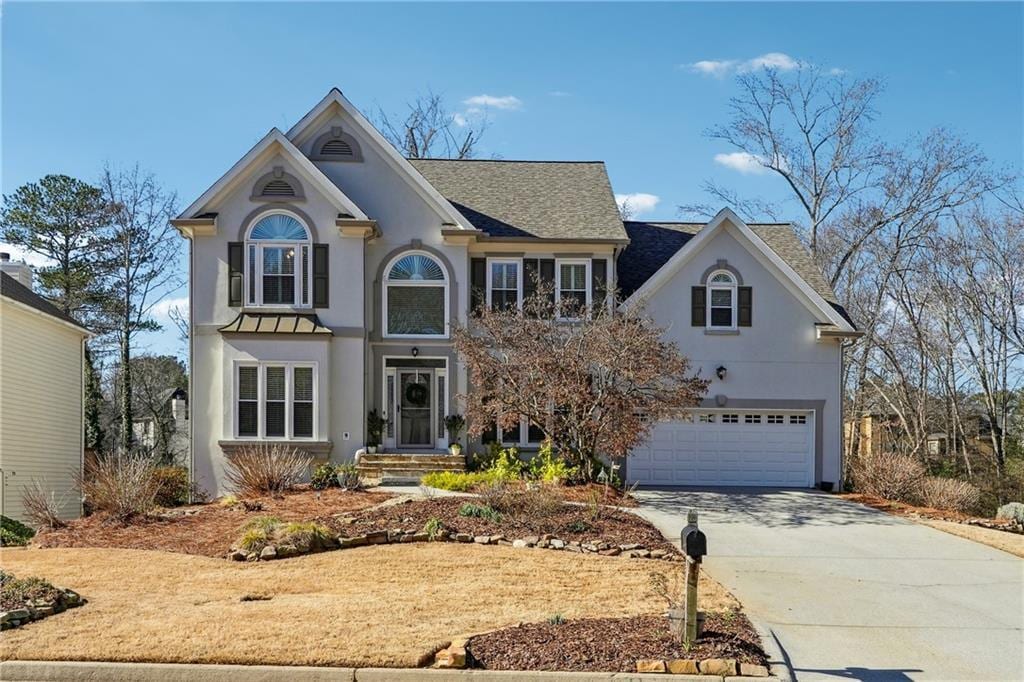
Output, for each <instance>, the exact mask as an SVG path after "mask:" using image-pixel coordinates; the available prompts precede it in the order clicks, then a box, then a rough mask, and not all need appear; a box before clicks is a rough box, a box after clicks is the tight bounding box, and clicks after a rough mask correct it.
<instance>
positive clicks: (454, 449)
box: [448, 443, 462, 456]
mask: <svg viewBox="0 0 1024 682" xmlns="http://www.w3.org/2000/svg"><path fill="white" fill-rule="evenodd" d="M448 452H449V453H450V454H453V455H455V456H458V455H461V454H462V446H461V445H459V444H458V443H452V444H451V445H449V446H448Z"/></svg>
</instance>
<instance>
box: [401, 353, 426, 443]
mask: <svg viewBox="0 0 1024 682" xmlns="http://www.w3.org/2000/svg"><path fill="white" fill-rule="evenodd" d="M433 385H434V382H433V372H432V371H431V370H429V369H401V370H399V371H398V445H399V447H433V445H434V439H433V438H431V429H430V427H431V425H432V424H433V406H434V399H433V388H432V387H433Z"/></svg>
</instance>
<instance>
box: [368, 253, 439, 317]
mask: <svg viewBox="0 0 1024 682" xmlns="http://www.w3.org/2000/svg"><path fill="white" fill-rule="evenodd" d="M383 284H384V286H383V288H384V296H383V298H384V335H385V336H447V335H448V275H447V273H446V272H445V270H444V267H443V266H442V265H441V264H440V263H439V262H438V261H437V260H435V259H434V257H433V256H431V255H429V254H426V253H423V252H418V251H412V252H406V253H403V254H400V255H399V256H397V257H396V258H395V259H394V260H392V261H391V263H389V264H388V267H387V268H385V269H384V283H383Z"/></svg>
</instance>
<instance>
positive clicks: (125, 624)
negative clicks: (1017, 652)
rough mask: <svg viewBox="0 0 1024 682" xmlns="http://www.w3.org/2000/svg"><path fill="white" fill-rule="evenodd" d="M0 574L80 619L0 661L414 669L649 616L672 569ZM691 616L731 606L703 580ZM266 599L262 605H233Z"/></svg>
mask: <svg viewBox="0 0 1024 682" xmlns="http://www.w3.org/2000/svg"><path fill="white" fill-rule="evenodd" d="M0 566H3V568H4V569H5V570H8V571H10V572H12V573H14V574H15V575H19V576H29V575H35V576H40V577H43V578H46V579H47V580H50V581H51V582H53V583H55V584H57V585H60V586H65V587H69V588H71V589H74V590H76V591H78V592H79V593H80V594H82V596H84V597H85V598H86V599H88V600H89V603H88V604H86V605H85V606H84V607H82V608H79V609H75V610H73V611H68V612H66V613H62V614H60V615H58V616H55V617H52V618H48V619H46V620H43V621H40V622H37V623H32V624H30V625H28V626H26V627H23V628H19V629H17V630H12V631H8V632H5V633H4V634H3V635H2V638H0V644H2V646H0V659H48V660H111V661H150V662H176V663H177V662H201V663H243V664H256V663H270V664H274V663H277V664H290V665H336V666H402V667H406V666H415V665H417V664H421V663H422V662H423V660H424V657H425V656H426V655H428V654H430V653H431V652H433V651H434V650H435V649H436V648H437V647H438V646H441V645H444V644H445V643H446V641H447V640H448V639H450V638H451V637H452V636H454V635H457V634H471V633H480V632H484V631H489V630H494V629H498V628H502V627H506V626H509V625H514V624H516V623H519V622H536V621H543V620H545V619H546V618H547V617H548V616H550V615H552V614H555V613H560V614H562V615H563V616H564V617H566V618H577V617H595V616H630V615H639V614H645V613H657V612H660V611H662V610H663V608H664V607H663V605H662V603H661V602H660V601H659V600H657V599H656V598H655V597H654V596H653V595H651V594H650V591H649V589H648V585H647V583H648V574H649V572H650V571H652V570H662V571H664V570H669V569H671V570H680V565H679V564H668V563H663V562H655V561H647V560H640V559H623V558H619V557H599V556H592V555H586V556H584V555H577V554H570V553H566V552H553V551H547V550H526V549H513V548H511V547H494V546H486V547H485V546H478V545H453V544H448V543H445V544H409V545H387V546H379V547H362V548H357V549H349V550H345V551H338V552H328V553H324V554H314V555H309V556H304V557H298V558H294V559H288V560H284V561H273V562H266V563H252V564H235V563H229V562H225V561H224V560H223V559H212V558H206V557H201V556H191V555H184V554H174V553H165V552H155V551H143V550H130V549H71V548H69V549H9V550H3V551H2V552H0ZM701 586H702V588H703V597H702V602H701V607H702V608H703V609H704V610H707V611H717V610H724V609H727V608H732V607H735V606H737V603H736V601H735V600H734V599H733V598H732V597H731V596H730V595H729V594H728V593H727V592H725V590H724V589H723V588H722V587H721V586H719V585H717V584H716V583H714V582H713V581H712V580H711V579H709V578H706V577H705V578H704V579H703V580H702V583H701ZM244 595H266V596H270V597H272V598H271V599H270V600H268V601H245V602H243V601H240V599H241V597H243V596H244Z"/></svg>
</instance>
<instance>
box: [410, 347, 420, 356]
mask: <svg viewBox="0 0 1024 682" xmlns="http://www.w3.org/2000/svg"><path fill="white" fill-rule="evenodd" d="M419 354H420V349H419V348H417V347H416V346H413V347H412V356H413V357H416V356H417V355H419Z"/></svg>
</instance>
